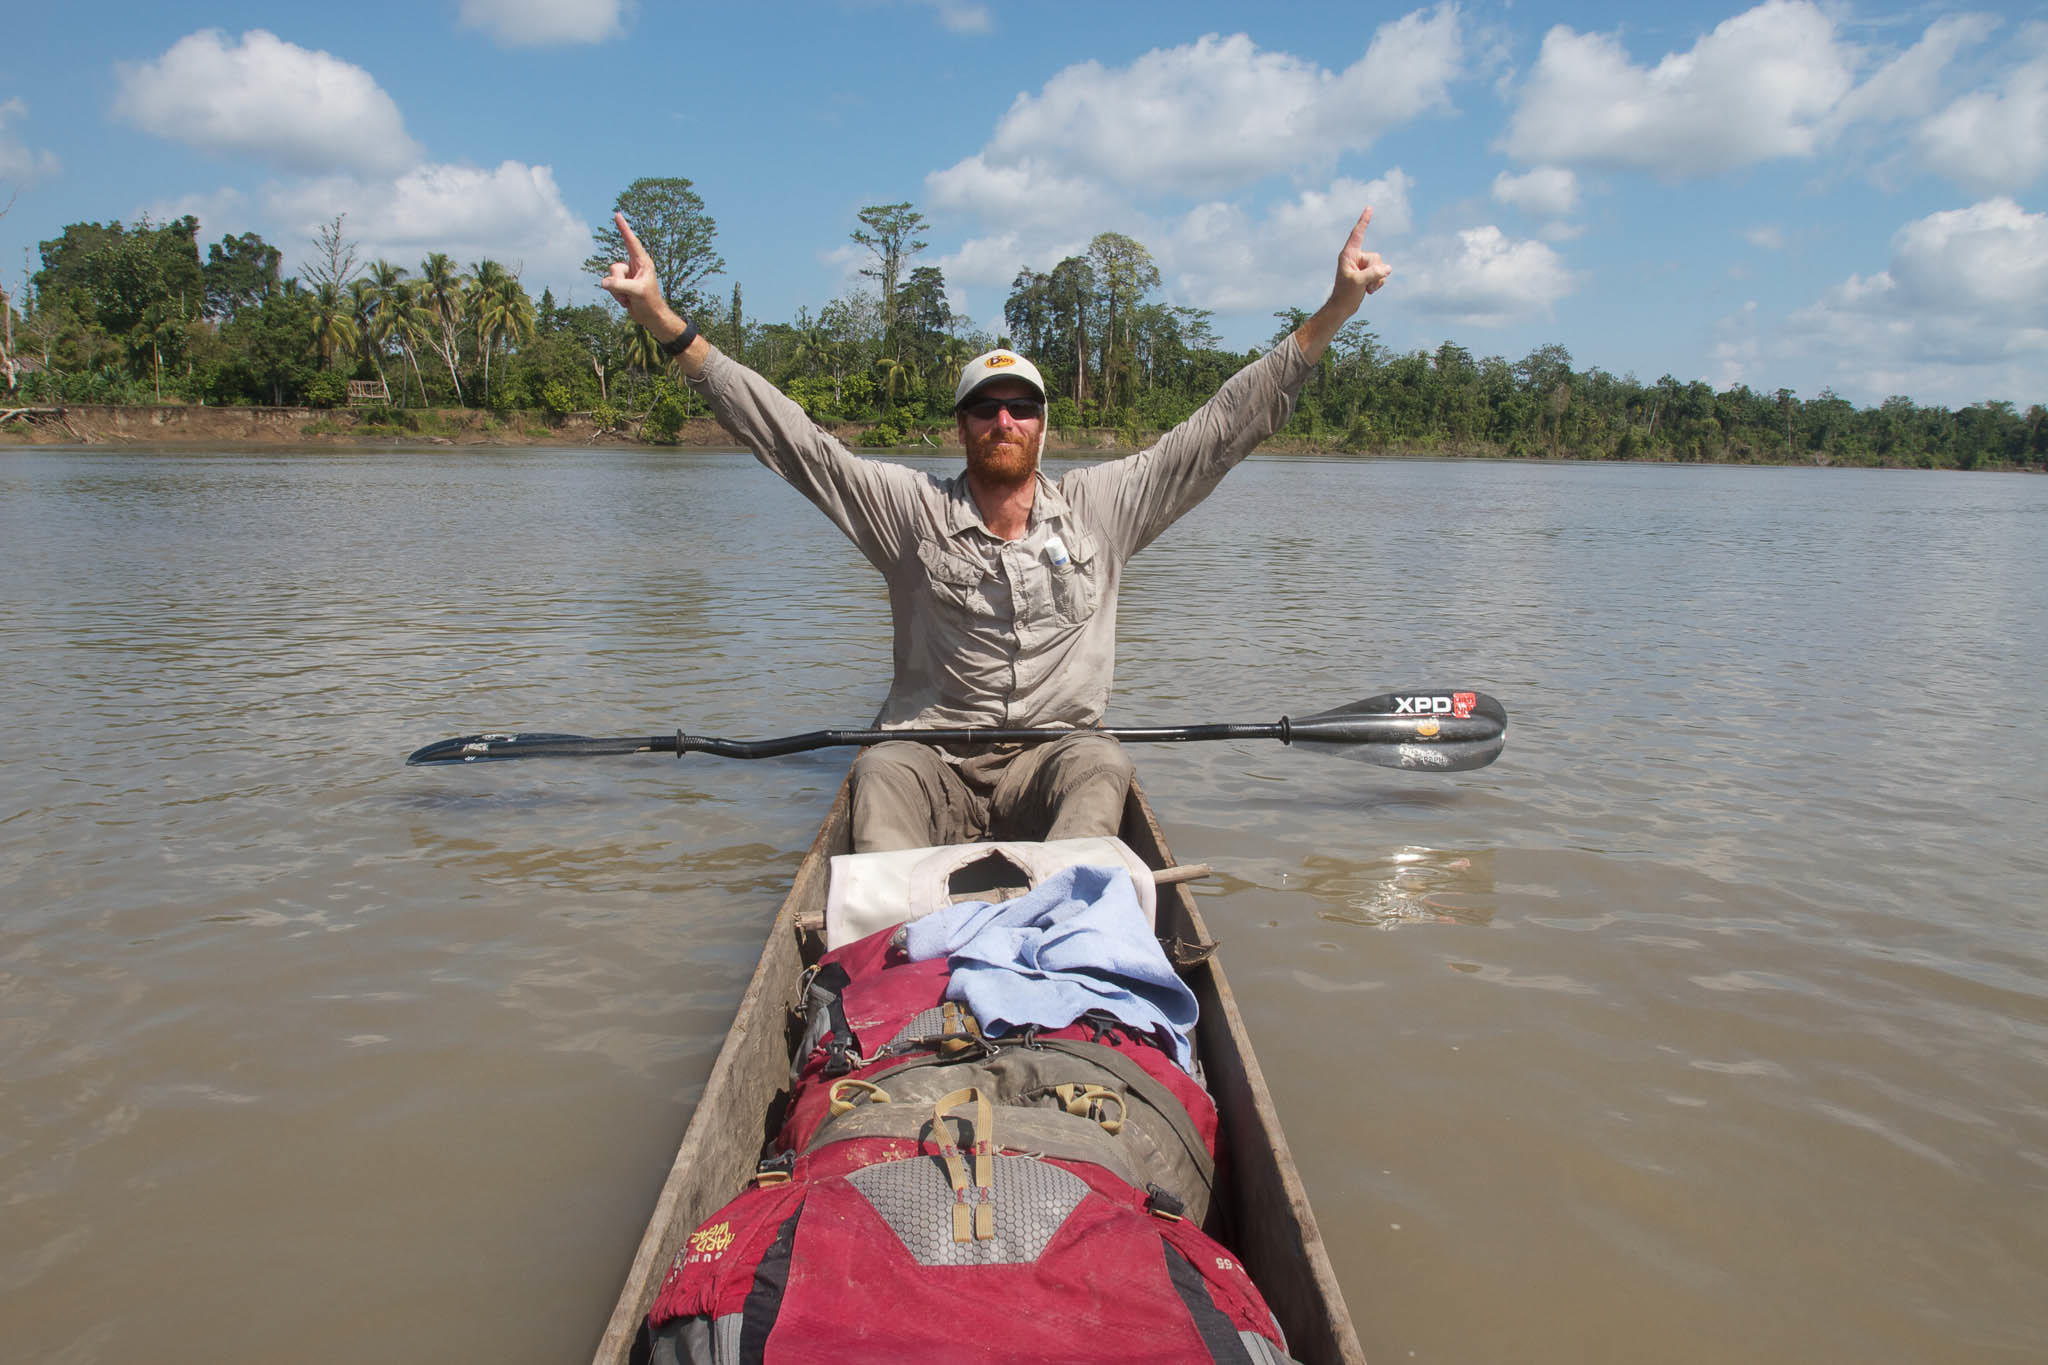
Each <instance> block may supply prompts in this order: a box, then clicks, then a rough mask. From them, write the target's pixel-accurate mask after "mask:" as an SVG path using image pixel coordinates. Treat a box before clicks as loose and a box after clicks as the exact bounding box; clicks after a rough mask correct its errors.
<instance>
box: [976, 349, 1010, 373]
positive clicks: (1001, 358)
mask: <svg viewBox="0 0 2048 1365" xmlns="http://www.w3.org/2000/svg"><path fill="white" fill-rule="evenodd" d="M981 363H982V364H984V365H986V366H988V367H989V368H990V369H991V370H1000V369H1002V368H1003V367H1004V366H1007V365H1014V364H1016V363H1017V357H1015V356H1013V355H1003V354H1001V353H1000V352H998V353H997V354H995V355H992V356H990V357H989V358H988V359H987V360H984V361H982V362H981Z"/></svg>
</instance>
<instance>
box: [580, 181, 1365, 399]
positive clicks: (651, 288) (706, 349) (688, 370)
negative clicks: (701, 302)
mask: <svg viewBox="0 0 2048 1365" xmlns="http://www.w3.org/2000/svg"><path fill="white" fill-rule="evenodd" d="M1366 212H1367V213H1370V212H1371V210H1370V209H1368V210H1366ZM612 221H613V222H615V223H617V224H618V225H619V236H620V237H622V238H624V239H625V243H626V259H625V260H623V261H613V262H612V266H611V269H610V270H607V271H606V272H605V276H604V278H603V279H601V280H599V281H598V284H599V285H600V286H602V287H603V289H604V291H605V292H606V293H607V294H610V295H611V296H612V297H613V298H615V299H617V300H618V301H619V306H620V307H622V308H624V309H625V310H626V314H627V316H629V317H631V318H632V319H633V321H635V322H637V323H639V324H640V325H641V326H642V327H645V328H646V329H647V331H648V333H649V334H650V335H652V336H653V338H654V339H655V340H656V341H658V342H661V343H662V344H663V347H664V349H666V348H667V346H668V345H670V344H672V343H673V342H674V341H675V340H676V338H678V337H680V336H682V335H683V333H685V332H691V333H693V335H692V336H691V338H690V344H689V345H688V346H686V347H684V348H683V350H682V351H681V352H680V353H676V359H677V360H678V361H680V362H681V363H682V367H683V373H684V374H685V375H687V376H689V377H690V378H691V379H696V378H698V377H699V376H701V375H702V374H703V372H704V362H705V361H706V360H708V359H710V357H711V343H710V342H708V341H706V340H705V339H704V338H703V337H702V336H698V335H694V332H695V330H696V329H695V328H694V327H692V326H691V325H690V324H689V323H687V322H685V321H684V320H683V319H682V318H681V317H679V316H677V314H676V310H675V309H673V308H671V307H669V306H668V300H667V299H665V298H663V297H662V294H661V281H660V280H658V279H656V278H655V277H654V258H653V257H652V256H650V255H648V254H647V248H646V247H644V246H642V245H640V239H639V238H638V237H635V236H634V235H633V225H632V224H631V223H628V222H627V221H626V215H625V214H623V213H614V214H613V215H612ZM1356 235H1357V234H1356V233H1354V234H1353V236H1354V238H1355V237H1356ZM1374 259H1378V258H1377V257H1375V258H1374ZM1351 306H1352V307H1353V308H1356V307H1358V305H1357V304H1355V303H1354V304H1352V305H1351ZM1338 325H1339V326H1341V325H1342V323H1341V322H1340V323H1339V324H1338Z"/></svg>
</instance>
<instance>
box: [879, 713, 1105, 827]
mask: <svg viewBox="0 0 2048 1365" xmlns="http://www.w3.org/2000/svg"><path fill="white" fill-rule="evenodd" d="M1131 773H1132V768H1131V760H1130V759H1129V758H1128V757H1127V756H1126V755H1125V754H1124V750H1123V746H1122V745H1121V744H1119V743H1117V742H1116V740H1115V739H1113V738H1111V737H1110V736H1108V735H1104V734H1097V733H1095V732H1093V731H1088V730H1080V731H1076V732H1075V733H1074V734H1072V735H1069V736H1067V737H1066V738H1064V739H1056V740H1050V741H1048V742H1046V743H1043V744H991V745H988V746H986V747H981V748H977V749H975V750H974V751H972V752H971V753H968V754H966V755H964V756H960V757H958V758H956V759H954V760H952V761H949V760H948V759H947V757H946V756H945V755H943V754H941V753H940V752H939V751H938V750H937V749H936V748H934V747H933V746H931V745H929V744H918V743H914V742H912V741H909V740H890V741H889V742H887V743H885V744H876V745H874V746H872V747H870V748H867V749H864V750H862V751H861V754H860V757H858V758H856V759H855V760H854V761H853V848H854V852H856V853H879V852H882V851H884V850H887V849H895V848H928V847H932V846H934V845H938V844H960V843H968V842H971V841H972V840H975V839H981V838H993V839H1080V838H1086V837H1088V836H1091V835H1101V834H1112V835H1113V834H1115V833H1116V832H1117V829H1118V827H1119V826H1120V825H1121V824H1122V823H1123V813H1124V795H1125V793H1126V792H1127V791H1128V790H1129V789H1130V785H1131Z"/></svg>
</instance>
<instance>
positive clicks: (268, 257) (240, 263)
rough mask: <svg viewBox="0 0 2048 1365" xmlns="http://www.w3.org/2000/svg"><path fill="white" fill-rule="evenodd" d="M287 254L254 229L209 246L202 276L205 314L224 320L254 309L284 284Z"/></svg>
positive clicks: (223, 238)
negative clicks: (282, 266) (281, 268)
mask: <svg viewBox="0 0 2048 1365" xmlns="http://www.w3.org/2000/svg"><path fill="white" fill-rule="evenodd" d="M283 260H284V253H283V252H281V251H279V250H278V249H277V248H276V247H274V246H272V245H271V244H270V243H268V242H266V241H264V240H263V239H262V238H261V237H259V236H257V235H256V234H255V233H253V232H245V233H243V234H242V235H241V236H239V237H222V238H221V239H220V240H219V241H218V242H215V243H214V244H213V245H212V246H209V247H208V248H206V264H205V266H203V267H202V268H201V269H202V275H203V278H204V280H205V287H206V315H207V316H208V317H211V318H214V319H216V320H218V321H221V322H225V321H227V320H228V319H229V318H232V317H233V316H234V315H235V314H236V313H238V312H240V311H241V310H242V309H244V308H254V307H255V306H256V305H257V304H259V303H261V302H263V300H265V299H267V298H269V297H270V296H271V294H272V293H274V292H275V291H276V290H277V288H278V287H279V285H280V284H281V283H282V277H281V275H280V274H279V267H280V266H281V265H282V263H283Z"/></svg>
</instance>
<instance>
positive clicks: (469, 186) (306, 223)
mask: <svg viewBox="0 0 2048 1365" xmlns="http://www.w3.org/2000/svg"><path fill="white" fill-rule="evenodd" d="M266 200H267V207H268V209H269V212H270V214H271V216H272V217H273V218H275V219H276V220H277V221H278V222H279V223H281V224H284V225H285V226H286V227H287V228H288V229H289V230H290V232H291V234H292V236H291V237H287V239H286V240H287V241H290V240H293V239H294V238H295V239H296V240H298V241H300V242H305V241H308V240H310V239H311V238H312V236H313V234H314V233H316V232H317V231H318V230H319V228H320V225H321V224H323V223H326V222H328V221H330V220H332V219H333V217H334V215H335V214H337V213H346V214H347V215H348V225H347V226H348V235H349V236H350V237H352V238H354V239H355V240H356V241H357V242H358V243H359V244H360V251H361V255H362V256H363V258H364V259H365V260H375V259H377V258H379V257H386V258H389V259H391V260H393V261H396V262H398V263H399V264H401V265H404V266H406V267H407V268H408V269H410V268H413V267H414V266H415V265H416V264H417V262H418V261H419V260H420V259H421V258H422V257H424V256H425V255H426V254H427V253H428V252H430V251H445V252H447V253H448V254H449V255H451V256H453V257H455V258H456V260H458V261H460V262H463V263H465V264H467V263H468V262H471V261H475V260H480V259H482V258H483V257H486V256H488V257H491V258H492V259H494V260H497V261H501V262H503V263H505V264H506V265H508V266H512V267H516V268H521V269H523V271H524V272H525V273H526V275H527V276H528V278H529V279H533V278H540V277H545V278H548V279H552V280H555V281H565V280H568V279H571V278H574V277H576V276H578V275H579V274H580V273H581V264H582V261H583V258H584V257H585V256H587V255H589V253H590V228H589V225H588V224H586V223H584V222H583V221H581V220H580V219H578V218H577V217H576V216H575V215H574V214H572V213H571V212H569V209H568V206H567V205H565V204H564V203H563V202H562V193H561V190H560V189H559V188H558V187H557V186H556V184H555V174H554V171H553V170H552V169H551V168H550V167H547V166H529V165H526V164H525V163H523V162H518V161H506V162H504V163H502V164H501V165H499V166H498V167H497V168H496V169H495V170H484V169H480V168H477V167H473V166H452V165H423V166H416V167H414V168H412V169H411V170H408V171H406V172H405V173H404V174H402V175H399V176H397V177H395V178H392V179H389V180H360V179H357V178H355V177H351V176H329V177H323V178H321V179H318V180H311V181H305V182H301V183H298V184H292V185H276V186H272V187H271V189H270V191H269V193H268V194H267V196H266ZM301 249H304V248H301Z"/></svg>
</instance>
